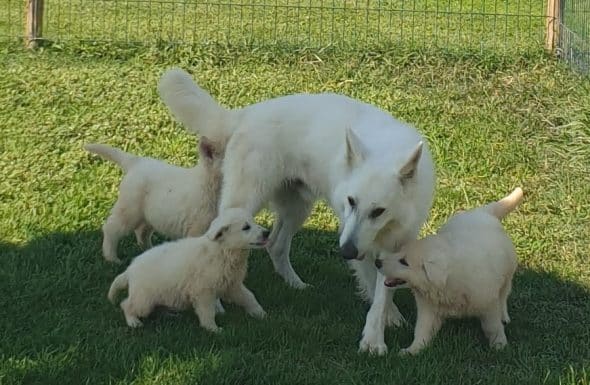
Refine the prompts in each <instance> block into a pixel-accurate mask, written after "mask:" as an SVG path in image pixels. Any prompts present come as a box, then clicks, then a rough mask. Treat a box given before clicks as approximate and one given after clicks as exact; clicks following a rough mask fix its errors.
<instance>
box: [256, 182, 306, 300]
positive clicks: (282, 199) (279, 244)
mask: <svg viewBox="0 0 590 385" xmlns="http://www.w3.org/2000/svg"><path fill="white" fill-rule="evenodd" d="M312 205H313V202H310V201H308V200H306V199H305V198H304V197H303V196H301V195H300V194H299V193H298V192H297V191H296V190H294V189H289V188H284V189H281V191H280V192H279V193H277V194H275V196H274V197H273V200H272V207H273V208H274V209H275V210H276V212H277V218H276V220H275V223H274V225H273V229H272V232H271V235H270V238H269V243H268V246H267V250H268V253H269V255H270V258H271V260H272V263H273V265H274V268H275V271H276V272H277V273H278V274H279V275H280V276H281V277H283V279H284V280H285V282H287V284H289V285H290V286H292V287H294V288H296V289H304V288H306V287H307V286H308V285H307V284H306V283H304V282H303V281H302V280H301V278H299V276H298V275H297V273H296V272H295V270H294V269H293V266H292V265H291V261H290V259H289V253H290V250H291V241H292V240H293V236H294V235H295V233H296V232H297V230H299V228H300V227H301V225H302V224H303V222H305V219H307V217H308V216H309V213H310V211H311V208H312Z"/></svg>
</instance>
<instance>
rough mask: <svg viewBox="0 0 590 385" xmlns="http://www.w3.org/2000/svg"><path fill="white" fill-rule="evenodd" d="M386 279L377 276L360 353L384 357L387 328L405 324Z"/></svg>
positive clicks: (379, 274) (379, 275) (380, 275)
mask: <svg viewBox="0 0 590 385" xmlns="http://www.w3.org/2000/svg"><path fill="white" fill-rule="evenodd" d="M384 282H385V277H384V276H383V275H382V274H381V273H378V274H377V279H376V282H375V285H376V286H375V296H374V298H373V303H372V304H371V308H370V309H369V312H368V313H367V319H366V321H365V327H364V328H363V337H362V339H361V342H360V345H359V351H361V352H367V351H368V352H369V353H372V354H377V355H383V354H385V353H387V345H386V344H385V326H388V325H390V324H395V325H397V326H399V325H401V324H402V323H403V320H404V319H403V317H402V315H401V313H400V312H399V309H398V308H397V306H395V304H394V303H393V290H390V289H389V288H387V287H386V286H385V285H384Z"/></svg>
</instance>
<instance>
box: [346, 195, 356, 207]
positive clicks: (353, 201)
mask: <svg viewBox="0 0 590 385" xmlns="http://www.w3.org/2000/svg"><path fill="white" fill-rule="evenodd" d="M348 204H349V205H350V207H352V208H353V209H354V208H355V207H356V201H355V200H354V198H353V197H348Z"/></svg>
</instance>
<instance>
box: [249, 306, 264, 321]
mask: <svg viewBox="0 0 590 385" xmlns="http://www.w3.org/2000/svg"><path fill="white" fill-rule="evenodd" d="M248 314H249V315H250V316H252V317H254V318H257V319H264V318H265V317H266V312H265V311H264V309H263V308H261V307H259V308H256V309H253V310H251V311H249V312H248Z"/></svg>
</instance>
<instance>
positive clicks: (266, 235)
mask: <svg viewBox="0 0 590 385" xmlns="http://www.w3.org/2000/svg"><path fill="white" fill-rule="evenodd" d="M269 235H270V230H264V231H263V232H262V236H263V237H264V238H268V236H269Z"/></svg>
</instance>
